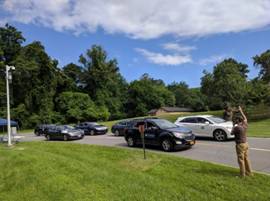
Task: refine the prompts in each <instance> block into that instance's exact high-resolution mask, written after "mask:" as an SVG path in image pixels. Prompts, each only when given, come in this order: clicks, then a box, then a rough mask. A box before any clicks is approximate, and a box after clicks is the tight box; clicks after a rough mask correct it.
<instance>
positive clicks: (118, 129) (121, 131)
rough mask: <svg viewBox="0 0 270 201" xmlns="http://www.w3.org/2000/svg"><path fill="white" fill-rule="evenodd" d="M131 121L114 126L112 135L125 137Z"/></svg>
mask: <svg viewBox="0 0 270 201" xmlns="http://www.w3.org/2000/svg"><path fill="white" fill-rule="evenodd" d="M129 122H130V121H120V122H117V123H116V124H114V125H113V126H112V133H113V134H114V135H115V136H120V135H125V131H126V129H127V128H128V125H129Z"/></svg>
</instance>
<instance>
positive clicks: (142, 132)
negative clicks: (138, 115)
mask: <svg viewBox="0 0 270 201" xmlns="http://www.w3.org/2000/svg"><path fill="white" fill-rule="evenodd" d="M139 132H140V134H141V135H143V134H144V125H143V124H142V125H139Z"/></svg>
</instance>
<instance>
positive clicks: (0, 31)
mask: <svg viewBox="0 0 270 201" xmlns="http://www.w3.org/2000/svg"><path fill="white" fill-rule="evenodd" d="M24 41H25V39H24V37H23V36H22V33H21V32H20V31H18V30H17V29H16V28H15V27H12V26H10V25H8V24H6V25H5V27H0V62H4V63H5V64H10V62H11V61H13V60H14V59H15V57H16V56H17V54H18V53H19V51H20V49H21V44H22V43H23V42H24Z"/></svg>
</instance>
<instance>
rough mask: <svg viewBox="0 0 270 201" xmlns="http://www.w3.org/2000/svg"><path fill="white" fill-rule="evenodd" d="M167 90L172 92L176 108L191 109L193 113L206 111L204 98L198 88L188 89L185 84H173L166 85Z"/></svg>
mask: <svg viewBox="0 0 270 201" xmlns="http://www.w3.org/2000/svg"><path fill="white" fill-rule="evenodd" d="M168 89H169V90H170V91H171V92H173V94H174V96H175V105H176V106H177V107H186V108H192V109H194V110H195V111H203V110H207V105H206V96H204V95H203V94H202V93H201V91H200V89H199V88H194V89H189V87H188V85H187V84H186V83H185V82H180V83H176V82H173V83H172V84H170V85H168Z"/></svg>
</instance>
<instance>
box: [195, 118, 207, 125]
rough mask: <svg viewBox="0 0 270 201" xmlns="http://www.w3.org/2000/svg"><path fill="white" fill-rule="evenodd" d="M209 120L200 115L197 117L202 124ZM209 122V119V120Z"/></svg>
mask: <svg viewBox="0 0 270 201" xmlns="http://www.w3.org/2000/svg"><path fill="white" fill-rule="evenodd" d="M207 121H208V120H207V119H205V118H202V117H198V118H197V123H200V124H205V123H206V122H207ZM208 122H209V121H208Z"/></svg>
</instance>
